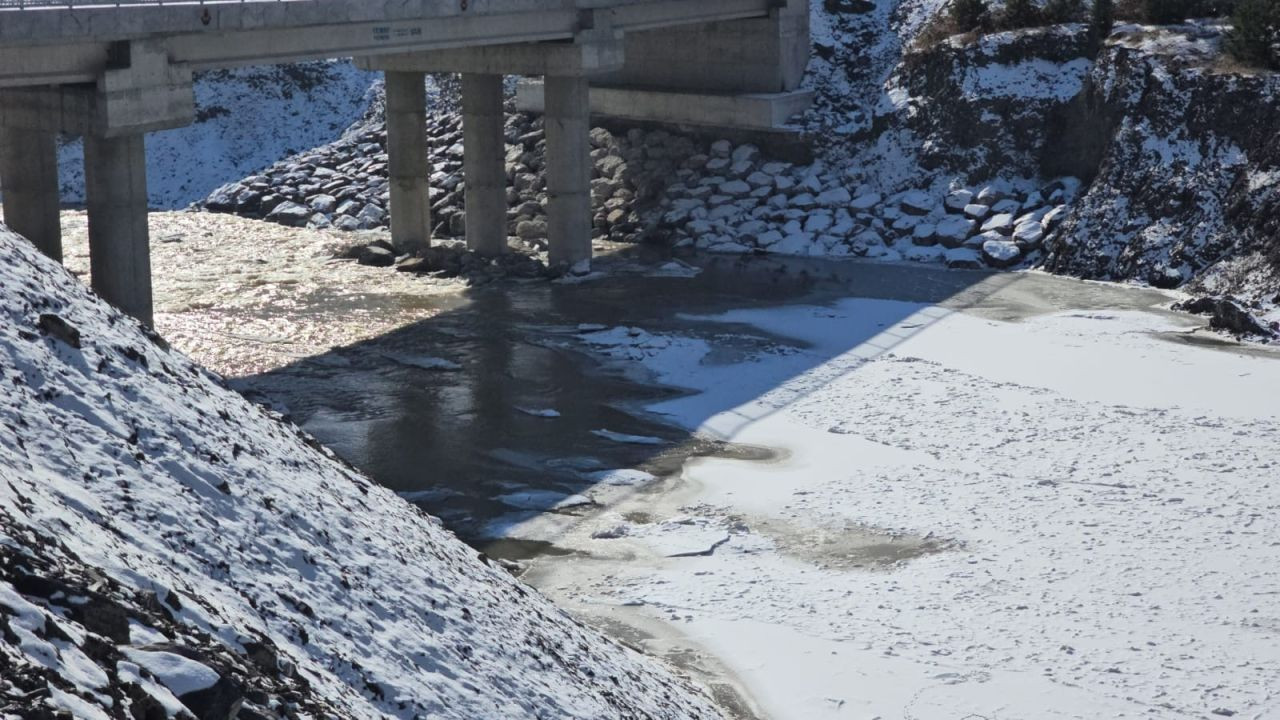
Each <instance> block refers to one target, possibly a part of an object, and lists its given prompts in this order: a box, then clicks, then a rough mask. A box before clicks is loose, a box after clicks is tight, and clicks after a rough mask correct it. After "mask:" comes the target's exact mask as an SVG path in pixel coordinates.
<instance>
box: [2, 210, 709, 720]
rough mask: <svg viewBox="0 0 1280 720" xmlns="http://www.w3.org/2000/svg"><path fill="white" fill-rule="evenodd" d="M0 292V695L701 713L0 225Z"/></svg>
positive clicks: (105, 712) (429, 709)
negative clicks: (216, 697) (3, 629)
mask: <svg viewBox="0 0 1280 720" xmlns="http://www.w3.org/2000/svg"><path fill="white" fill-rule="evenodd" d="M0 297H2V298H3V302H2V303H0V316H3V317H2V320H3V321H2V322H0V376H2V377H0V379H2V380H3V382H0V388H2V389H0V427H3V432H2V433H0V478H3V482H0V558H3V561H0V623H2V624H3V626H5V627H6V628H7V630H6V632H5V633H4V634H2V635H0V666H2V667H3V668H4V672H3V673H0V697H2V698H5V700H0V702H5V703H8V704H7V706H6V711H8V710H9V709H12V708H13V707H14V706H13V705H12V704H11V703H12V702H14V700H13V699H14V698H21V701H20V702H21V704H22V708H20V709H19V711H18V712H19V715H21V716H25V715H23V713H25V712H27V711H36V712H41V713H42V712H45V711H48V712H49V713H52V712H53V711H54V710H56V709H57V708H59V707H60V708H62V709H64V710H67V711H69V712H70V713H71V714H72V715H73V716H75V717H82V718H94V719H97V718H121V719H123V718H134V717H135V715H134V714H133V713H134V712H138V713H143V715H138V717H141V716H144V715H145V716H146V717H172V716H174V714H175V712H178V711H182V712H191V710H192V709H194V705H193V704H189V703H194V704H199V703H208V704H207V705H202V706H201V707H202V708H205V709H207V713H206V710H205V709H202V710H201V713H202V714H201V716H202V717H215V716H218V717H229V716H230V714H229V712H228V707H233V706H235V705H236V704H239V703H240V702H243V703H244V707H245V710H244V711H242V713H241V716H245V714H246V713H247V712H248V711H249V710H252V712H253V713H254V715H253V716H254V717H259V718H276V717H284V715H285V713H288V716H289V717H300V716H305V717H346V718H385V717H394V718H406V719H407V718H415V717H438V718H459V719H462V718H467V719H470V718H479V717H485V718H498V717H538V716H542V717H557V718H560V717H564V718H593V719H594V718H714V717H719V714H718V712H717V711H716V710H715V709H714V708H713V707H712V705H711V703H710V702H709V701H708V700H707V699H706V698H705V697H704V696H702V695H701V694H700V693H698V692H696V691H693V690H691V689H690V688H689V687H688V686H686V685H685V684H684V682H683V681H681V680H679V679H677V678H676V677H675V676H674V675H673V674H672V673H671V672H670V671H669V670H667V669H665V668H663V667H662V666H660V665H658V664H657V663H655V662H653V661H651V660H648V659H645V658H643V657H641V656H639V655H637V654H636V653H634V652H632V651H630V650H628V649H625V648H623V647H621V646H619V645H618V644H616V643H614V642H611V641H608V640H606V639H604V638H602V637H601V636H600V635H599V634H598V633H596V632H594V631H592V630H588V629H587V628H585V627H584V626H582V625H581V624H579V623H577V622H576V621H574V620H573V619H571V618H570V617H568V616H567V615H566V614H564V613H563V612H561V611H560V610H558V609H557V608H555V607H554V606H553V605H551V604H550V603H549V602H547V601H546V600H545V599H543V598H542V597H541V596H540V595H538V594H537V593H536V592H534V591H532V590H530V589H529V588H527V587H525V586H524V585H522V584H521V583H520V582H518V581H516V580H515V579H513V578H512V577H511V576H510V575H509V574H508V573H507V572H506V571H504V570H502V569H500V568H497V567H494V566H492V565H490V564H488V563H487V562H486V561H485V560H484V559H483V558H481V557H479V556H478V555H477V553H476V552H475V551H474V550H471V549H470V548H468V547H466V546H465V545H463V544H462V543H461V542H459V541H458V540H457V539H456V538H454V537H453V536H452V535H451V534H450V533H448V532H447V531H445V530H443V529H442V528H441V527H440V526H439V524H438V523H437V522H436V521H434V520H433V519H432V518H430V517H428V516H426V515H425V514H424V513H422V512H421V511H419V510H418V509H417V508H415V507H414V506H412V505H410V504H408V503H407V502H405V501H403V500H401V499H400V498H399V497H397V496H396V495H395V493H393V492H391V491H389V490H386V489H383V488H381V487H378V486H376V485H374V484H373V483H372V482H370V481H369V480H368V479H367V478H364V477H362V476H361V475H359V474H358V473H357V472H355V471H354V470H352V469H351V468H349V467H348V466H346V465H344V464H343V463H341V462H339V461H337V460H336V459H335V458H334V456H333V455H332V454H331V453H329V452H328V451H325V450H323V449H320V448H319V447H318V445H317V444H316V443H315V441H314V440H312V439H311V438H310V437H308V436H306V435H305V434H304V433H302V432H301V431H300V430H298V429H297V428H296V427H294V426H292V425H290V424H288V423H286V422H284V421H282V420H281V419H280V418H279V417H277V416H273V415H271V414H270V413H268V412H267V411H266V410H264V409H262V408H259V407H257V406H255V405H252V404H250V403H249V402H247V401H246V400H245V399H244V398H242V397H241V396H239V395H238V394H236V393H235V392H233V391H231V390H229V389H227V388H226V387H225V385H224V384H223V383H222V381H221V380H220V379H219V378H217V377H215V376H213V375H211V374H210V373H208V372H207V371H205V370H203V369H201V368H200V367H198V366H196V365H195V364H193V363H192V362H191V361H190V360H188V359H187V358H185V357H183V356H182V355H180V354H179V353H177V352H175V351H173V350H170V349H169V348H168V347H167V346H166V345H165V343H164V342H163V341H162V340H161V339H159V338H158V337H157V336H156V335H155V334H154V333H151V332H149V331H144V330H143V329H142V328H140V327H139V326H138V324H137V323H136V322H135V321H133V320H132V319H130V318H128V317H125V316H123V315H121V314H120V313H119V312H117V311H116V310H114V309H112V308H110V307H108V306H107V305H106V304H104V303H102V302H101V301H99V300H98V299H97V298H96V297H95V296H93V295H92V294H91V293H90V292H89V291H88V289H86V288H85V287H84V286H83V285H82V284H81V283H80V281H79V280H77V279H76V278H74V277H73V276H72V275H70V274H69V273H68V272H66V271H65V270H63V269H62V268H61V267H59V266H57V265H56V264H55V263H53V262H52V261H50V260H48V259H47V258H45V257H43V256H42V255H40V254H38V253H37V252H36V251H35V250H34V248H33V247H31V245H30V244H29V243H27V242H26V241H24V240H21V239H20V238H17V237H16V236H14V235H12V234H10V233H8V232H7V231H4V230H2V229H0ZM130 618H133V621H131V620H130ZM224 681H225V682H224ZM215 693H216V694H219V697H221V698H222V699H223V700H228V701H229V702H230V703H231V704H230V705H227V706H225V707H222V709H221V710H218V711H216V712H215V711H214V710H213V709H209V708H213V707H214V704H213V703H214V699H213V698H212V697H211V694H215ZM175 701H179V702H180V705H186V706H187V708H188V709H186V710H183V709H182V708H181V707H180V706H174V705H173V703H174V702H175ZM289 707H293V708H294V709H293V710H287V708H289ZM148 708H151V709H150V710H149V709H148ZM37 709H38V710H37Z"/></svg>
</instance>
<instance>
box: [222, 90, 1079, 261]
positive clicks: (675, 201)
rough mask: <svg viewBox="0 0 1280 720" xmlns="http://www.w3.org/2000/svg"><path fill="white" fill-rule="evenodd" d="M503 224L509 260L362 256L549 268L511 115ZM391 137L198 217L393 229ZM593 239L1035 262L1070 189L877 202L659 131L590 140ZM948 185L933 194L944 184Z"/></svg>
mask: <svg viewBox="0 0 1280 720" xmlns="http://www.w3.org/2000/svg"><path fill="white" fill-rule="evenodd" d="M460 123H461V120H460V118H459V117H458V116H457V115H456V114H440V115H437V116H435V117H433V118H432V119H431V121H430V122H429V123H428V132H429V134H430V136H431V137H432V139H433V142H432V148H433V150H432V166H433V169H434V173H433V176H432V187H433V192H434V193H435V194H434V195H433V202H432V212H433V221H434V222H435V232H434V234H435V236H436V237H438V238H451V237H452V238H456V237H459V236H461V235H463V234H465V230H466V215H465V207H464V205H463V202H464V196H465V189H466V186H465V183H466V178H465V176H464V174H463V171H462V146H461V144H460V143H461V124H460ZM507 141H508V148H507V174H508V178H509V180H510V186H509V188H508V197H507V199H508V213H507V229H508V233H509V235H510V244H511V245H512V247H514V248H516V249H518V250H523V251H524V256H531V257H530V260H529V261H526V260H525V259H523V256H521V255H516V256H515V258H514V259H512V260H511V261H510V262H507V263H493V262H484V261H482V260H481V259H479V258H475V257H472V256H470V255H468V254H466V253H463V252H460V251H458V250H456V249H455V248H454V246H453V245H452V244H450V243H447V242H446V243H444V244H443V246H444V248H445V249H444V250H433V251H430V252H427V253H424V254H421V255H418V256H415V257H411V258H399V260H398V261H397V258H396V256H395V254H394V252H393V251H392V249H391V248H390V247H389V246H386V245H385V244H376V243H375V244H373V245H369V246H365V247H363V248H358V249H355V250H353V253H352V255H351V257H353V258H356V259H359V260H360V261H361V262H365V263H367V264H381V265H393V264H395V265H397V266H398V267H400V268H401V269H404V270H413V271H417V272H431V273H433V274H438V275H445V276H452V275H466V276H467V277H469V278H472V279H478V280H484V279H486V278H489V277H502V276H515V277H536V276H539V275H542V274H545V268H544V267H542V266H541V265H540V263H543V262H544V261H545V256H544V254H545V250H546V247H547V245H546V242H547V241H546V232H547V225H546V210H545V205H546V183H545V178H544V176H543V174H542V169H543V166H544V162H545V151H546V143H545V138H544V136H543V132H542V130H541V120H540V119H538V118H534V117H531V116H528V115H524V114H520V113H513V114H512V115H511V116H510V119H509V121H508V126H507ZM385 144H386V139H385V131H384V128H383V124H382V121H381V119H380V117H379V116H378V114H377V113H375V114H374V115H373V116H372V117H371V118H369V119H368V120H367V121H365V122H364V123H362V124H361V125H360V126H358V127H356V128H353V129H352V131H351V132H349V133H348V134H347V135H346V136H344V138H343V139H342V140H340V141H338V142H336V143H333V144H330V145H327V146H324V147H322V148H317V149H316V150H313V151H310V152H307V153H303V154H302V155H298V156H295V157H292V158H289V159H287V160H284V161H281V162H279V163H276V164H275V165H273V166H271V167H270V168H268V169H267V170H265V171H264V172H262V173H259V174H257V175H254V176H251V177H249V178H246V179H244V180H242V181H239V182H236V183H231V184H229V185H226V186H224V187H222V188H219V190H218V191H217V192H215V193H214V194H213V195H211V196H210V197H209V198H208V199H206V200H205V202H204V207H205V208H207V209H209V210H211V211H215V212H234V213H236V214H239V215H245V216H248V217H258V218H262V219H265V220H268V221H272V222H278V223H282V224H286V225H294V226H307V227H316V228H326V227H334V228H338V229H343V230H361V229H369V228H380V227H386V226H387V224H388V222H389V217H388V208H387V182H388V180H387V159H386V147H385ZM591 145H592V150H591V153H592V158H593V160H594V170H593V178H592V181H591V194H592V202H593V206H594V208H595V214H594V219H593V224H594V227H595V233H594V234H595V237H596V238H597V239H609V240H613V241H620V242H637V241H656V242H664V243H669V244H672V245H674V246H676V247H684V246H689V247H697V248H699V249H704V250H709V251H712V252H765V253H779V254H789V255H814V256H817V255H833V256H857V257H871V258H883V259H886V260H903V259H907V260H914V261H918V262H945V263H947V264H948V265H950V266H952V267H965V268H975V267H986V266H991V267H1010V266H1013V265H1016V264H1018V263H1021V262H1025V261H1027V260H1029V259H1031V258H1034V257H1036V251H1037V249H1038V248H1039V246H1040V243H1041V240H1042V239H1043V237H1044V236H1045V234H1046V233H1047V232H1048V231H1049V230H1050V229H1052V227H1053V226H1054V223H1056V222H1057V221H1058V220H1060V219H1061V217H1062V215H1063V213H1064V212H1065V203H1067V202H1069V201H1070V200H1071V198H1072V196H1073V194H1074V191H1075V188H1076V187H1077V183H1076V182H1075V181H1074V179H1071V178H1066V179H1062V180H1058V181H1054V182H1050V183H1048V184H1047V185H1044V186H1040V185H1039V184H1037V183H1036V182H1034V181H1031V180H1020V181H1006V180H996V181H993V182H988V183H982V184H978V185H973V186H965V185H963V184H962V182H961V181H960V180H959V179H957V180H955V181H954V182H953V183H952V185H951V186H950V187H948V186H946V185H939V184H938V183H937V182H934V183H933V185H930V186H927V187H925V188H921V189H912V190H908V191H905V192H894V193H891V194H884V193H882V192H881V191H880V190H879V189H878V187H879V186H878V185H874V184H872V183H871V182H869V180H874V178H867V177H865V175H864V173H863V172H861V171H860V170H858V169H857V168H849V169H838V168H836V167H834V166H829V165H827V164H826V163H824V162H822V161H815V162H812V163H807V164H793V163H789V162H783V161H779V160H775V159H773V158H770V157H768V156H766V155H765V154H764V153H763V152H762V151H761V149H760V148H758V147H757V146H755V145H753V144H750V143H741V144H736V145H735V144H734V143H731V142H730V141H728V140H708V139H705V138H700V137H696V136H691V135H686V134H681V133H677V132H671V131H666V130H646V129H641V128H631V129H628V130H625V131H619V132H610V131H609V130H607V129H605V128H601V127H598V128H594V129H593V130H592V131H591ZM936 188H940V189H936Z"/></svg>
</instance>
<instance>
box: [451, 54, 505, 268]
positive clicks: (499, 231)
mask: <svg viewBox="0 0 1280 720" xmlns="http://www.w3.org/2000/svg"><path fill="white" fill-rule="evenodd" d="M502 123H503V111H502V76H501V75H491V74H479V73H464V74H463V76H462V142H463V152H462V159H463V172H464V173H465V175H466V179H467V190H466V200H465V201H466V209H467V248H469V249H470V250H472V251H474V252H477V253H480V254H483V255H498V254H501V253H504V252H506V251H507V168H506V141H505V140H504V138H503V132H502Z"/></svg>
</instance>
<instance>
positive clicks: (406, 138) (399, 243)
mask: <svg viewBox="0 0 1280 720" xmlns="http://www.w3.org/2000/svg"><path fill="white" fill-rule="evenodd" d="M425 80H426V76H425V75H424V74H423V73H420V72H388V73H386V86H387V159H388V164H389V166H390V171H389V174H390V179H391V192H390V195H391V244H392V245H394V246H395V247H396V249H397V250H401V251H403V252H413V251H415V250H420V249H422V248H424V247H427V246H428V245H430V244H431V201H430V191H429V190H428V187H427V181H428V179H429V178H430V176H431V165H430V160H429V159H428V158H427V127H426V124H427V97H426V89H425V88H424V86H423V83H424V82H425Z"/></svg>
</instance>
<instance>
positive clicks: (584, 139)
mask: <svg viewBox="0 0 1280 720" xmlns="http://www.w3.org/2000/svg"><path fill="white" fill-rule="evenodd" d="M336 57H355V58H356V59H357V61H358V63H359V64H360V65H361V66H363V67H366V68H369V69H373V70H381V71H383V72H384V73H385V74H386V88H387V135H388V140H387V141H388V151H389V156H390V179H391V183H390V194H391V197H390V201H391V234H392V242H393V243H394V244H395V245H396V246H397V247H398V248H401V249H403V250H406V251H411V250H414V249H416V248H419V247H422V246H424V245H426V244H428V243H429V242H430V235H429V233H430V230H429V228H430V226H431V223H430V202H429V190H428V187H427V179H428V177H429V176H430V168H429V166H428V163H427V153H426V146H425V139H424V133H423V123H424V115H425V93H424V75H425V73H427V72H460V73H462V74H463V116H464V118H463V119H464V135H465V138H464V162H465V165H466V167H465V169H464V172H465V174H466V181H467V190H466V206H467V214H468V222H467V223H466V227H467V242H468V244H469V245H470V246H471V247H472V248H473V249H475V250H477V251H479V252H487V253H500V252H504V251H505V250H506V247H507V238H506V237H505V228H504V225H505V223H504V222H502V221H501V220H502V218H503V217H504V216H505V209H506V208H505V182H506V172H505V167H504V149H505V148H504V145H503V136H502V126H503V118H502V81H501V80H502V75H504V74H512V75H528V76H541V77H543V78H544V83H543V92H542V102H541V106H542V107H543V109H544V112H545V115H546V128H547V155H548V163H547V188H548V207H547V214H548V229H549V241H550V246H551V261H552V262H553V263H563V264H567V265H573V264H579V263H585V262H587V261H589V259H590V255H591V200H590V193H589V183H590V179H591V177H590V172H591V165H590V160H589V150H590V148H589V143H588V130H589V129H590V124H589V114H590V107H591V106H590V103H591V96H590V94H589V84H591V83H596V84H605V85H609V86H611V87H615V88H621V91H623V92H625V91H626V88H628V87H633V88H637V89H638V88H645V91H646V92H652V91H653V90H655V89H658V90H669V91H675V92H685V93H690V92H695V93H696V92H699V91H701V92H708V93H716V94H718V95H721V96H722V95H724V94H726V93H728V94H732V93H754V94H757V95H758V94H760V93H778V92H782V91H790V90H795V88H796V86H797V85H798V84H799V80H800V75H801V74H802V73H803V70H804V65H805V63H806V62H807V59H808V3H807V0H224V1H221V2H202V1H186V2H166V1H163V0H120V2H104V1H103V0H61V1H56V0H0V183H2V185H3V190H4V207H5V217H6V218H7V219H8V223H9V225H10V227H12V229H14V230H15V231H17V232H18V233H20V234H23V235H25V236H26V237H28V238H29V239H31V240H32V241H33V242H35V243H36V244H37V245H38V246H39V247H41V248H42V249H43V250H44V251H45V252H46V253H48V254H50V255H52V256H54V257H60V255H61V238H60V232H59V229H58V207H59V203H58V191H57V188H58V180H57V162H56V136H57V133H60V132H61V133H67V134H72V135H81V136H84V138H85V162H86V172H85V176H86V184H87V188H86V191H87V199H88V203H87V204H88V211H89V239H90V254H91V260H92V274H93V283H94V287H95V289H96V290H97V291H98V292H99V294H101V295H102V296H103V297H104V298H106V299H107V300H109V301H111V302H113V303H115V304H117V305H119V306H120V307H122V308H124V309H125V310H127V311H129V312H130V313H132V314H134V315H135V316H137V317H138V318H139V319H141V320H143V321H144V322H148V323H149V322H150V320H151V290H150V261H149V239H148V237H147V228H146V211H147V204H146V197H147V195H146V175H145V149H144V147H145V146H144V142H143V135H144V134H145V133H147V132H152V131H156V130H162V129H167V128H173V127H180V126H183V125H187V124H190V123H191V122H193V120H194V117H195V103H194V93H193V90H192V82H191V81H192V73H193V72H194V71H198V70H202V69H211V68H226V67H234V66H238V65H256V64H270V63H282V62H294V61H299V60H308V59H321V58H336ZM637 92H638V90H637ZM635 97H636V98H638V99H639V102H649V101H647V100H645V98H646V97H648V96H646V95H643V94H637V95H635ZM679 104H680V103H675V104H672V106H673V107H674V106H676V105H679ZM789 107H790V106H789ZM649 115H651V116H652V119H661V118H662V111H661V109H660V108H659V109H656V110H654V111H653V112H651V113H649ZM721 115H723V112H722V113H721Z"/></svg>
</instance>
